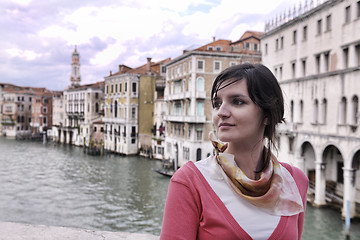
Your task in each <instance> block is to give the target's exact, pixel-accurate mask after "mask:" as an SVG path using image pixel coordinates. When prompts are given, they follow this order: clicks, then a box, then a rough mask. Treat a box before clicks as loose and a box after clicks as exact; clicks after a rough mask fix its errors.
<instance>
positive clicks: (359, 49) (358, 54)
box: [355, 44, 360, 66]
mask: <svg viewBox="0 0 360 240" xmlns="http://www.w3.org/2000/svg"><path fill="white" fill-rule="evenodd" d="M355 54H356V63H357V65H358V66H360V44H358V45H356V46H355Z"/></svg>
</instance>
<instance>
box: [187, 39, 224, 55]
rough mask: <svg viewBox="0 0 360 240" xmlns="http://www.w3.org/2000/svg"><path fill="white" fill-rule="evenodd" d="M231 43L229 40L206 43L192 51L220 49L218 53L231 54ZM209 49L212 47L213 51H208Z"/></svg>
mask: <svg viewBox="0 0 360 240" xmlns="http://www.w3.org/2000/svg"><path fill="white" fill-rule="evenodd" d="M230 44H231V41H230V40H223V39H219V40H215V41H213V42H211V43H208V44H206V45H204V46H201V47H199V48H196V49H194V51H217V49H216V48H217V47H221V50H220V52H231V46H230ZM209 47H212V48H213V50H209Z"/></svg>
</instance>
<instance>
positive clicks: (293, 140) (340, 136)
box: [261, 0, 360, 217]
mask: <svg viewBox="0 0 360 240" xmlns="http://www.w3.org/2000/svg"><path fill="white" fill-rule="evenodd" d="M306 2H307V1H306ZM359 29H360V1H357V0H349V1H340V0H330V1H322V2H320V3H319V2H318V5H316V6H315V5H314V3H313V1H311V3H310V5H308V4H305V6H304V8H300V9H294V12H292V13H291V12H289V15H287V14H284V15H281V17H277V18H276V20H275V21H271V22H270V23H268V24H266V28H265V33H264V34H263V35H262V37H261V48H262V61H263V63H264V65H266V66H268V67H269V68H270V69H271V70H272V72H273V73H274V74H275V76H276V77H277V79H278V80H279V82H280V85H281V87H282V89H283V92H284V96H285V105H286V113H285V114H286V121H287V123H286V124H284V125H282V126H281V128H280V151H279V157H280V159H281V160H282V161H289V162H290V163H292V164H295V165H296V166H298V167H299V168H301V169H302V170H303V171H304V172H305V173H306V174H307V176H308V177H309V179H310V190H312V191H313V193H314V203H315V204H316V205H324V204H326V203H327V202H328V201H330V202H331V201H332V202H336V201H338V202H339V203H340V204H342V208H343V210H345V209H346V206H347V202H349V203H350V206H351V211H350V212H351V216H352V217H353V216H355V214H356V212H358V213H359V211H360V170H359V165H360V137H359V136H360V132H359V131H360V129H359V124H360V121H359V119H360V115H359V112H360V111H359V94H360V81H359V80H360V31H359ZM340 206H341V205H340ZM343 214H345V211H343Z"/></svg>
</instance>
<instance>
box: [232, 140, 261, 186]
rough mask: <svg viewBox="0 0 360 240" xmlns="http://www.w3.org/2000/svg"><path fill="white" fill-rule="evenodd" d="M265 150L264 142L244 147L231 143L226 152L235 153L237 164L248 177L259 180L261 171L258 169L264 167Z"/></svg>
mask: <svg viewBox="0 0 360 240" xmlns="http://www.w3.org/2000/svg"><path fill="white" fill-rule="evenodd" d="M263 150H264V145H263V144H262V142H261V143H258V144H256V146H253V147H242V146H238V145H234V144H231V143H229V147H228V149H227V150H226V152H227V153H231V154H233V155H234V160H235V162H236V164H237V166H238V167H239V168H240V169H241V170H242V171H243V172H244V173H245V175H246V176H247V177H248V178H250V179H253V180H257V179H259V178H260V173H257V171H259V169H262V168H263V166H262V165H263V164H264V161H263V158H264V156H263Z"/></svg>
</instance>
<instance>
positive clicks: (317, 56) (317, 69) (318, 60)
mask: <svg viewBox="0 0 360 240" xmlns="http://www.w3.org/2000/svg"><path fill="white" fill-rule="evenodd" d="M315 68H316V73H320V54H319V55H316V56H315Z"/></svg>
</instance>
